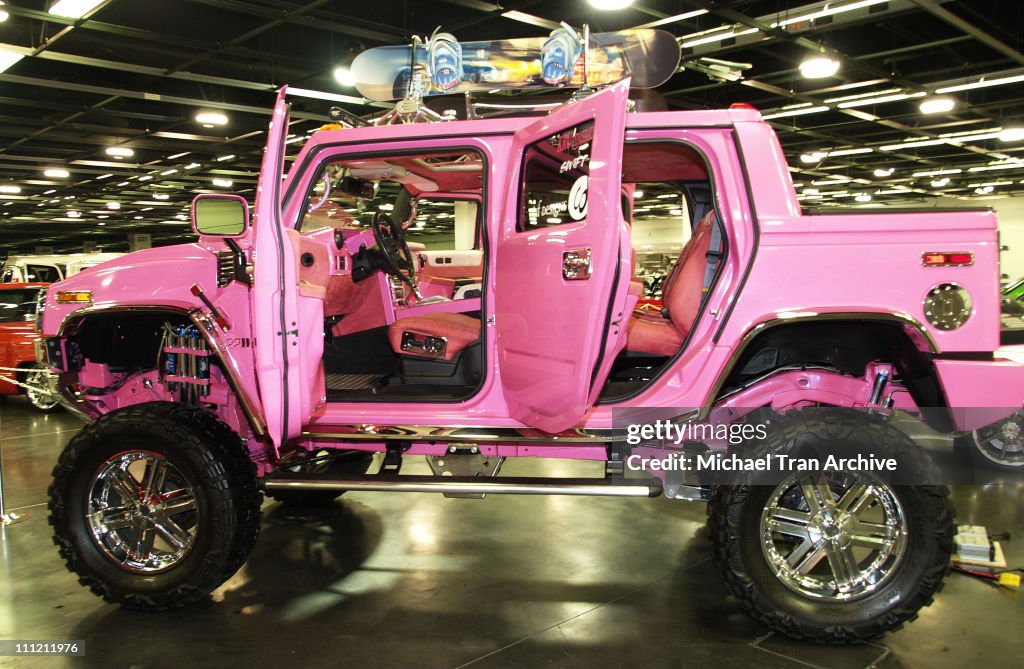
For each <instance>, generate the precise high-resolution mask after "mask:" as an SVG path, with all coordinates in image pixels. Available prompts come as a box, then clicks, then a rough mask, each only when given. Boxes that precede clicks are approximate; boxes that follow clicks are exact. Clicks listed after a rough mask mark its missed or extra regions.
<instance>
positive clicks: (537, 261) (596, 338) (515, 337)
mask: <svg viewBox="0 0 1024 669" xmlns="http://www.w3.org/2000/svg"><path fill="white" fill-rule="evenodd" d="M628 93H629V81H628V80H626V81H623V82H620V83H618V84H615V85H614V86H610V87H609V88H607V89H605V90H604V91H601V92H600V93H597V94H595V95H591V96H590V97H587V98H584V99H582V100H580V101H578V102H575V103H573V104H569V105H566V106H564V107H560V108H559V109H557V110H555V111H554V112H552V113H551V114H549V115H548V116H546V117H544V118H542V119H540V120H538V121H536V122H535V123H532V124H531V125H529V126H527V127H526V128H523V129H522V130H520V131H519V132H517V133H516V136H515V140H514V144H513V153H512V155H511V157H510V160H512V161H515V163H517V165H518V167H514V168H512V169H511V170H510V175H509V181H508V183H507V189H506V193H507V200H506V203H505V215H504V217H503V226H502V234H501V241H500V247H499V248H498V250H497V254H496V263H497V272H496V275H497V276H498V277H499V278H498V282H497V285H496V286H495V287H494V298H493V299H494V304H495V312H494V314H495V322H494V327H495V331H496V335H497V336H496V342H497V354H498V365H499V371H500V378H501V384H502V387H503V391H504V394H505V399H506V401H507V403H508V406H509V410H510V412H511V415H512V417H513V418H516V419H517V420H520V421H522V422H523V423H525V424H527V425H530V426H533V427H536V428H539V429H541V430H545V431H547V432H560V431H562V430H565V429H567V428H569V427H572V426H574V425H577V424H578V423H579V421H580V419H581V418H582V417H583V415H584V414H585V413H586V411H587V409H588V408H589V403H588V397H589V396H590V395H591V390H592V389H593V388H600V386H601V385H603V384H604V381H605V379H604V378H603V376H602V375H601V374H599V373H598V371H597V370H599V369H600V368H601V367H602V361H603V359H604V358H605V356H606V355H607V354H614V353H613V348H614V344H615V342H617V341H618V337H617V336H615V335H609V333H608V330H609V327H610V325H611V323H610V322H611V321H612V320H619V319H621V318H622V315H621V311H622V308H623V304H624V302H625V297H626V296H625V290H624V289H623V288H624V287H625V286H626V285H627V281H620V280H619V279H620V278H621V276H622V273H623V272H624V273H625V275H626V278H627V280H628V275H629V271H630V268H629V267H620V255H621V254H620V249H619V245H620V234H619V233H620V225H621V222H622V220H623V218H622V217H623V214H622V210H621V206H622V205H621V202H620V195H619V194H620V191H621V169H622V145H623V138H624V133H625V123H626V101H627V96H628ZM626 256H627V257H628V253H627V254H626ZM604 367H605V369H607V366H604ZM599 376H600V377H601V378H598V377H599ZM594 396H596V393H594Z"/></svg>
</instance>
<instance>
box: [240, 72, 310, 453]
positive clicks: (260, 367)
mask: <svg viewBox="0 0 1024 669" xmlns="http://www.w3.org/2000/svg"><path fill="white" fill-rule="evenodd" d="M287 135H288V103H287V102H286V101H285V89H284V88H282V89H281V91H280V92H279V93H278V96H277V103H276V104H275V105H274V115H273V117H272V118H271V121H270V128H269V130H268V131H267V149H266V152H264V154H263V164H262V166H261V167H260V178H259V184H258V185H257V187H256V215H255V218H254V220H255V222H254V226H253V227H254V228H255V230H254V235H255V236H254V244H255V250H254V252H253V287H252V292H251V295H252V300H253V305H252V316H253V332H254V335H255V337H254V339H255V354H256V378H257V380H258V382H259V387H260V397H261V400H262V403H263V410H264V413H265V414H266V416H265V417H266V421H267V433H268V434H269V435H270V437H271V439H272V440H273V442H274V445H275V446H281V444H283V443H284V442H285V441H287V440H288V438H289V437H292V436H295V435H297V434H299V432H300V430H301V427H302V419H303V417H302V415H301V407H302V399H301V392H300V388H301V380H300V378H299V377H300V376H301V366H300V364H299V356H300V355H301V351H300V349H301V348H302V347H301V346H299V345H298V342H299V336H298V332H299V318H298V306H297V299H298V295H297V293H298V286H297V283H296V280H295V272H296V267H295V263H294V261H293V260H292V259H293V257H294V256H293V254H292V251H291V245H290V242H289V240H288V239H287V237H286V235H285V234H284V230H283V228H282V225H281V204H280V202H281V198H280V189H281V175H282V170H283V169H284V151H285V139H286V137H287Z"/></svg>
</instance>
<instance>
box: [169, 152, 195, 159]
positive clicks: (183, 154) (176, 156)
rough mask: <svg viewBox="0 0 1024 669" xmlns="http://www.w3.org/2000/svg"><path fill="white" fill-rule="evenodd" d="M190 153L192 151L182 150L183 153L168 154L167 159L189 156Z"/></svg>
mask: <svg viewBox="0 0 1024 669" xmlns="http://www.w3.org/2000/svg"><path fill="white" fill-rule="evenodd" d="M190 153H192V152H191V151H182V152H181V153H176V154H174V155H173V156H167V160H177V159H178V158H184V157H185V156H187V155H188V154H190Z"/></svg>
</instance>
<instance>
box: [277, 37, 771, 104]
mask: <svg viewBox="0 0 1024 669" xmlns="http://www.w3.org/2000/svg"><path fill="white" fill-rule="evenodd" d="M736 27H738V26H736ZM736 27H734V28H733V29H731V30H729V29H726V27H725V26H720V27H718V28H713V29H711V30H705V31H703V32H699V33H693V34H692V35H688V36H687V38H686V41H685V42H682V43H681V44H680V45H679V46H681V47H683V48H684V49H692V48H693V47H695V46H700V45H701V44H710V43H712V42H720V41H722V40H724V39H732V38H734V37H740V36H742V35H752V34H754V33H757V32H760V30H758V29H757V28H750V29H748V30H740V31H737V30H736ZM722 30H725V32H720V31H722ZM708 33H714V34H713V35H711V34H708ZM702 35H707V37H702ZM691 37H696V38H697V39H690V38H691ZM288 92H289V93H290V92H291V89H289V90H288Z"/></svg>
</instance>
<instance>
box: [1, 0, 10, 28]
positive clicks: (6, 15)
mask: <svg viewBox="0 0 1024 669" xmlns="http://www.w3.org/2000/svg"><path fill="white" fill-rule="evenodd" d="M3 6H4V3H2V2H0V7H3ZM9 18H11V15H10V14H8V13H7V12H6V11H5V10H3V9H0V23H3V22H4V21H6V20H7V19H9Z"/></svg>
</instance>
